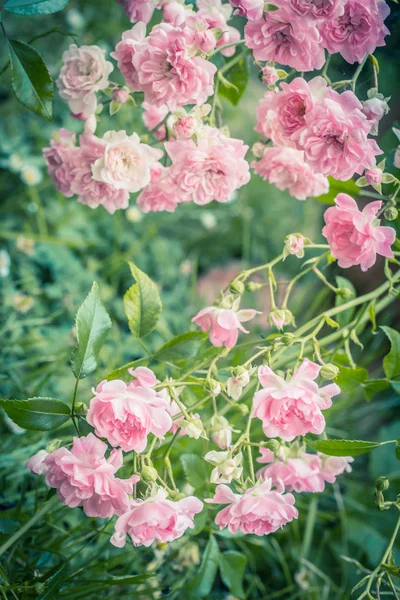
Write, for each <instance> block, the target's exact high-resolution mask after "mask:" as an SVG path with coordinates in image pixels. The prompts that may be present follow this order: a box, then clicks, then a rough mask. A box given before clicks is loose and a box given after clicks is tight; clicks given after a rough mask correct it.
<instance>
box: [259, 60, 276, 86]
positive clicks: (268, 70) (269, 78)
mask: <svg viewBox="0 0 400 600" xmlns="http://www.w3.org/2000/svg"><path fill="white" fill-rule="evenodd" d="M278 79H279V75H278V71H277V70H276V69H275V67H269V66H268V65H267V66H266V67H264V68H263V70H262V80H263V82H264V83H265V85H268V86H272V85H274V84H275V83H276V82H277V81H278Z"/></svg>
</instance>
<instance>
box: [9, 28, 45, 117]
mask: <svg viewBox="0 0 400 600" xmlns="http://www.w3.org/2000/svg"><path fill="white" fill-rule="evenodd" d="M8 53H9V57H10V64H11V86H12V89H13V91H14V94H15V95H16V97H17V98H18V100H19V101H20V102H21V103H22V104H23V105H24V106H25V107H26V108H29V109H30V110H33V111H34V112H35V113H37V114H38V115H40V116H42V117H44V118H45V119H48V120H49V121H50V120H51V118H52V111H53V93H54V86H53V80H52V78H51V75H50V73H49V71H48V70H47V67H46V64H45V62H44V60H43V58H42V57H41V56H40V54H39V52H37V51H36V50H35V48H33V47H32V46H29V44H25V43H24V42H19V41H18V40H8Z"/></svg>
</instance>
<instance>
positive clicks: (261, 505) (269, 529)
mask: <svg viewBox="0 0 400 600" xmlns="http://www.w3.org/2000/svg"><path fill="white" fill-rule="evenodd" d="M272 485H273V484H272V480H271V479H266V480H265V481H264V482H263V483H261V484H259V485H255V486H253V487H251V488H249V489H248V490H246V491H245V493H244V494H243V495H239V494H234V493H233V492H232V490H231V489H230V488H229V487H228V486H227V485H224V484H221V485H219V486H218V487H217V490H216V492H215V496H214V498H212V499H209V500H206V502H211V503H213V504H228V506H227V507H225V508H224V509H222V510H221V511H220V512H219V513H218V514H217V516H216V517H215V523H216V524H217V525H219V527H220V529H225V527H228V529H229V531H230V532H231V533H237V532H238V531H240V532H241V533H244V534H249V533H254V534H255V535H259V536H261V535H268V534H269V533H273V532H274V531H277V530H278V529H280V528H281V527H283V526H284V525H286V523H290V521H292V520H293V519H297V517H298V512H297V509H296V507H295V506H294V496H293V494H284V491H285V490H284V487H283V485H282V483H281V482H278V483H277V484H276V486H275V487H276V489H275V490H273V489H272Z"/></svg>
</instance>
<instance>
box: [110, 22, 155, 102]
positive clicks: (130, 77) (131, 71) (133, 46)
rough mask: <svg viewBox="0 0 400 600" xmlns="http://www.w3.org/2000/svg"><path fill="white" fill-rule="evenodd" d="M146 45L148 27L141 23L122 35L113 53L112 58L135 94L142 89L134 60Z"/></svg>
mask: <svg viewBox="0 0 400 600" xmlns="http://www.w3.org/2000/svg"><path fill="white" fill-rule="evenodd" d="M146 43H147V42H146V25H145V24H144V23H143V22H139V23H136V25H134V26H133V27H132V29H130V30H129V31H125V32H124V33H123V34H122V40H121V41H120V42H118V44H117V45H116V47H115V51H114V52H111V56H112V57H113V58H115V60H116V61H118V69H119V70H120V71H121V74H122V76H123V78H124V79H125V83H126V85H127V86H128V87H130V88H131V89H132V90H133V91H134V92H138V91H140V90H141V87H140V84H139V78H138V74H137V71H136V69H135V68H134V66H133V63H132V60H133V57H134V56H135V54H136V52H138V51H139V48H142V47H144V46H146Z"/></svg>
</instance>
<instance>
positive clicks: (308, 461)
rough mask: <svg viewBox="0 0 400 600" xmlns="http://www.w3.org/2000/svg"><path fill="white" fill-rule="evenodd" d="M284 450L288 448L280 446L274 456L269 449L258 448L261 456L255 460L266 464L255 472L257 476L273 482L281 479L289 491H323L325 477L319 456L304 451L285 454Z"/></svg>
mask: <svg viewBox="0 0 400 600" xmlns="http://www.w3.org/2000/svg"><path fill="white" fill-rule="evenodd" d="M285 450H289V449H288V448H280V449H279V451H278V457H277V458H275V457H274V453H273V452H271V450H268V449H267V448H260V452H261V457H259V458H257V462H259V463H268V464H267V466H266V467H263V468H262V469H260V470H259V471H258V472H257V477H262V478H263V479H271V480H272V481H273V483H277V482H278V481H281V482H282V483H283V485H284V486H285V489H287V490H288V491H289V492H323V491H324V489H325V479H324V477H323V475H322V471H321V468H322V464H321V459H320V458H319V456H317V455H316V454H307V453H306V452H299V453H298V455H294V456H290V453H289V455H288V456H286V454H288V453H287V452H285Z"/></svg>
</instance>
